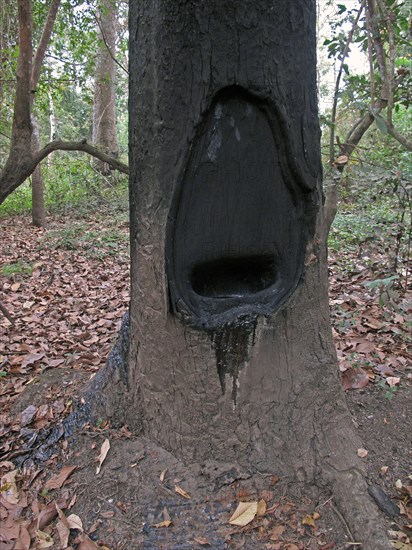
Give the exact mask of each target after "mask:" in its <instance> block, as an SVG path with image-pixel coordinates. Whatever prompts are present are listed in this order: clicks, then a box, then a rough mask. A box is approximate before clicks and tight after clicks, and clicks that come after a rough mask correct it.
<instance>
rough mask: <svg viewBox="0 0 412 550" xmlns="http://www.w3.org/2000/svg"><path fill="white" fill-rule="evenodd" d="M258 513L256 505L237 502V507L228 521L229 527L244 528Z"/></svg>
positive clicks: (255, 503) (254, 503)
mask: <svg viewBox="0 0 412 550" xmlns="http://www.w3.org/2000/svg"><path fill="white" fill-rule="evenodd" d="M257 511H258V503H257V502H256V501H253V502H239V505H238V507H237V508H236V510H235V512H234V513H233V515H232V517H231V518H230V519H229V523H230V524H231V525H238V526H239V527H244V526H245V525H247V524H248V523H250V522H251V521H253V520H254V518H255V516H256V514H257Z"/></svg>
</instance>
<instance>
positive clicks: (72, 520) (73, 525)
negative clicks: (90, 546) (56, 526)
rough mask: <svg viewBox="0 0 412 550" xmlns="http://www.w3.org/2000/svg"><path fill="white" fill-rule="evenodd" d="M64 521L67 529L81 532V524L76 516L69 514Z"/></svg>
mask: <svg viewBox="0 0 412 550" xmlns="http://www.w3.org/2000/svg"><path fill="white" fill-rule="evenodd" d="M66 519H67V524H68V526H69V529H78V530H79V531H81V532H83V523H82V520H81V519H80V518H79V516H76V514H70V516H67V518H66Z"/></svg>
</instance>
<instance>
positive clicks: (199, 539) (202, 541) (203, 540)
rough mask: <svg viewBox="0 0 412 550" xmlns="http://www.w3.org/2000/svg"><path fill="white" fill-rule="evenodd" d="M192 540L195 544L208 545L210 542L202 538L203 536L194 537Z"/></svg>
mask: <svg viewBox="0 0 412 550" xmlns="http://www.w3.org/2000/svg"><path fill="white" fill-rule="evenodd" d="M193 541H194V542H195V543H196V544H200V546H210V542H209V541H208V540H207V539H205V538H203V537H195V538H194V539H193Z"/></svg>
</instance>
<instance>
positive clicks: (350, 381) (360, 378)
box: [342, 368, 369, 390]
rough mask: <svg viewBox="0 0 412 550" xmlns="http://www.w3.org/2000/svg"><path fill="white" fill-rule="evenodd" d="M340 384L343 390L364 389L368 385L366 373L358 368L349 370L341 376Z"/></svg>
mask: <svg viewBox="0 0 412 550" xmlns="http://www.w3.org/2000/svg"><path fill="white" fill-rule="evenodd" d="M342 384H343V389H344V390H357V389H360V388H364V387H365V386H367V385H368V384H369V376H368V373H367V372H366V371H364V370H363V369H360V368H357V369H353V368H349V369H347V370H345V372H344V373H343V374H342Z"/></svg>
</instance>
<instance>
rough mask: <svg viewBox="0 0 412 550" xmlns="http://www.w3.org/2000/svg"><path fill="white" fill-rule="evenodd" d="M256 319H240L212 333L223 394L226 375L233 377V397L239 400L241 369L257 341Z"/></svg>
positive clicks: (234, 401) (234, 399) (235, 400)
mask: <svg viewBox="0 0 412 550" xmlns="http://www.w3.org/2000/svg"><path fill="white" fill-rule="evenodd" d="M255 330H256V319H238V320H237V321H236V322H234V323H230V324H227V325H224V326H222V327H221V328H220V329H216V330H215V331H213V332H211V333H210V336H211V340H212V345H213V349H214V350H215V354H216V366H217V372H218V375H219V380H220V386H221V388H222V394H224V393H225V391H226V376H227V375H229V376H230V377H231V378H232V399H233V403H234V405H236V402H237V392H238V378H239V371H240V369H241V368H242V367H243V366H244V365H245V364H246V363H247V362H248V360H249V349H250V347H251V346H253V344H254V343H255Z"/></svg>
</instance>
